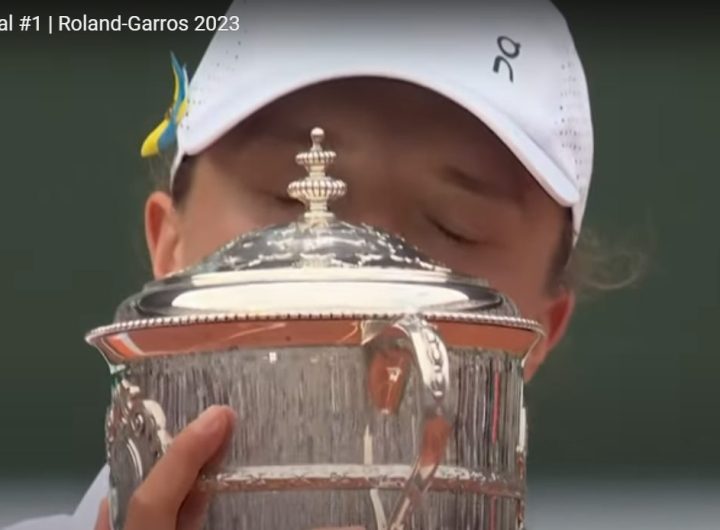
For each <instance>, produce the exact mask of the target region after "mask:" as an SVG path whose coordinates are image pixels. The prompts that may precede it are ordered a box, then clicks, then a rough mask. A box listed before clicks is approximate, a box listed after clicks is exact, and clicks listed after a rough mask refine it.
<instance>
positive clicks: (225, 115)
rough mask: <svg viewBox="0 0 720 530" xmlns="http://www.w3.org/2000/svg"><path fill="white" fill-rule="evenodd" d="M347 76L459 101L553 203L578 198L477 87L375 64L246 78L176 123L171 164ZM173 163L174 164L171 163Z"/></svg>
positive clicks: (568, 182) (571, 184)
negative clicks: (269, 109) (242, 85)
mask: <svg viewBox="0 0 720 530" xmlns="http://www.w3.org/2000/svg"><path fill="white" fill-rule="evenodd" d="M352 77H379V78H385V79H395V80H398V81H405V82H409V83H413V84H415V85H418V86H421V87H424V88H427V89H429V90H432V91H434V92H436V93H438V94H440V95H442V96H444V97H446V98H448V99H450V100H452V101H454V102H455V103H457V104H458V105H460V106H461V107H463V108H464V109H466V110H467V111H468V112H470V113H471V114H473V115H475V116H476V117H477V118H478V119H480V120H481V121H482V122H483V123H484V124H485V125H486V126H487V127H488V128H489V129H490V130H491V131H493V132H494V133H495V135H496V136H497V137H498V138H499V139H500V140H501V141H502V142H503V143H504V144H505V145H506V146H507V147H508V149H510V151H511V152H512V153H513V154H514V155H515V156H516V157H517V158H518V160H519V161H520V162H521V163H522V164H523V166H525V168H527V170H528V171H529V172H530V173H531V174H532V175H533V177H534V178H535V179H536V180H537V182H538V183H539V184H540V186H541V187H542V188H543V189H544V190H545V191H546V192H547V193H548V195H550V196H551V197H552V198H553V199H554V200H555V201H556V202H557V203H558V204H560V205H562V206H566V207H572V206H575V205H577V204H578V203H579V201H580V198H581V197H580V193H579V190H578V189H577V187H576V185H575V183H574V182H572V181H571V180H570V179H569V178H568V176H567V175H566V174H565V172H564V171H563V170H562V169H561V168H560V167H559V166H558V165H557V163H556V162H555V161H554V160H553V159H552V158H551V157H550V156H549V155H548V154H547V153H546V152H545V151H544V150H543V149H541V148H540V147H539V146H538V145H537V144H536V143H535V141H533V139H532V138H531V137H530V136H529V135H528V134H527V133H526V132H525V131H524V130H523V129H522V128H521V127H520V126H519V125H518V124H516V123H515V122H514V121H513V120H512V119H510V118H509V117H508V116H507V115H506V114H505V113H503V112H501V111H499V110H498V109H497V108H495V107H494V106H493V105H491V104H490V103H489V102H487V101H486V100H485V99H484V98H483V97H482V96H481V95H480V94H478V93H477V92H476V91H471V90H469V89H466V88H464V87H462V85H460V84H458V83H453V82H451V81H447V80H443V79H442V77H439V76H436V75H432V74H429V73H427V74H423V75H418V72H417V71H413V72H412V73H408V72H403V71H401V70H397V69H394V70H393V71H392V72H388V71H379V70H376V69H358V68H348V69H334V70H332V71H316V72H308V70H307V69H304V70H303V71H302V72H297V73H294V74H292V75H291V74H289V73H288V72H283V73H282V74H279V75H277V76H276V78H263V79H262V80H258V82H257V83H251V82H248V83H247V87H251V86H252V87H255V88H254V89H246V90H243V92H242V94H238V93H237V91H235V92H234V93H231V92H230V91H228V93H226V94H225V97H217V98H216V99H215V101H214V102H213V104H206V107H205V109H203V110H204V112H203V114H204V116H203V117H202V118H199V117H197V116H195V119H194V126H193V130H186V129H184V128H183V127H182V124H181V126H180V129H179V131H178V135H179V136H178V138H179V140H178V147H179V153H178V158H176V164H175V166H177V162H178V161H179V158H180V157H182V156H183V155H185V154H187V155H195V154H198V153H200V152H201V151H203V150H204V149H206V148H207V147H209V146H210V145H212V144H213V143H214V142H216V141H217V140H219V139H220V138H221V137H222V136H224V135H225V134H226V133H227V132H228V131H230V129H232V128H233V127H235V126H236V125H237V124H239V123H240V122H241V121H242V120H244V119H245V118H247V117H248V116H250V115H252V114H253V113H255V112H256V111H258V110H260V109H261V108H263V107H265V106H266V105H269V104H270V103H272V102H273V101H276V100H277V99H279V98H281V97H283V96H286V95H288V94H290V93H292V92H295V91H297V90H300V89H302V88H305V87H308V86H310V85H313V84H317V83H321V82H325V81H331V80H335V79H342V78H352ZM174 169H175V168H174Z"/></svg>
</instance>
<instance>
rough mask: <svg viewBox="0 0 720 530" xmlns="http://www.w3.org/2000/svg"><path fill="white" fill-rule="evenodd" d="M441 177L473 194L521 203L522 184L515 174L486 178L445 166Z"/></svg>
mask: <svg viewBox="0 0 720 530" xmlns="http://www.w3.org/2000/svg"><path fill="white" fill-rule="evenodd" d="M441 175H442V179H443V180H444V181H446V182H449V183H451V184H453V185H455V186H457V187H460V188H462V189H464V190H466V191H468V192H470V193H473V194H475V195H480V196H483V197H492V198H496V199H501V200H503V201H508V202H513V203H516V204H519V205H520V204H522V203H523V195H524V193H523V189H522V184H521V183H520V182H518V180H519V179H518V178H517V176H516V175H511V174H507V175H504V177H503V178H486V177H483V176H480V175H475V174H470V173H467V172H465V171H463V170H462V169H460V168H457V167H453V166H447V167H445V168H444V169H443V171H442V173H441Z"/></svg>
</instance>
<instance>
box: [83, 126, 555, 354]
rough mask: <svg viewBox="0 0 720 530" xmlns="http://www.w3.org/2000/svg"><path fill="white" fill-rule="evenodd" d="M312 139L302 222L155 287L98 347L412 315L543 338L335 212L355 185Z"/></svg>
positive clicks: (499, 297)
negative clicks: (196, 332)
mask: <svg viewBox="0 0 720 530" xmlns="http://www.w3.org/2000/svg"><path fill="white" fill-rule="evenodd" d="M311 139H312V147H311V148H310V150H309V151H306V152H303V153H300V154H298V155H297V156H296V162H297V163H298V164H299V165H301V166H303V167H304V168H305V169H306V171H307V175H306V176H305V177H304V178H303V179H300V180H296V181H294V182H292V183H290V185H289V186H288V190H287V191H288V194H289V195H290V196H291V197H293V198H295V199H297V200H299V201H301V202H302V203H303V204H304V205H305V207H306V210H305V212H304V213H303V214H302V216H301V217H300V218H299V219H298V220H297V221H295V222H293V223H290V224H286V225H279V226H272V227H269V228H265V229H262V230H258V231H254V232H250V233H246V234H244V235H241V236H239V237H237V238H236V239H234V240H232V241H231V242H229V243H228V244H226V245H225V246H223V247H222V248H220V249H219V250H217V251H216V252H214V253H213V254H211V255H210V256H208V257H207V258H206V259H204V260H203V261H202V262H200V263H199V264H197V265H195V266H192V267H189V268H187V269H184V270H182V271H180V272H178V273H176V274H173V275H171V276H169V277H166V278H163V279H160V280H156V281H152V282H149V283H147V284H146V285H145V286H144V288H143V289H142V290H141V291H140V292H139V293H137V294H135V295H133V296H131V297H130V298H128V299H127V300H125V301H124V302H123V303H122V304H121V305H120V306H119V308H118V310H117V312H116V318H115V323H114V324H112V325H110V326H104V327H102V328H97V329H95V330H93V331H91V332H90V333H89V334H88V337H87V339H88V341H90V342H91V343H94V344H96V345H98V344H97V343H98V341H100V339H101V338H102V337H104V336H108V335H112V334H117V333H119V332H124V331H127V330H130V329H143V328H151V327H162V326H168V325H171V326H180V325H182V326H185V325H189V324H197V323H208V322H218V321H240V320H242V321H258V320H263V321H268V320H276V321H288V320H307V319H313V320H322V319H326V320H333V319H334V320H337V319H356V320H358V321H364V320H366V319H373V318H375V319H377V318H381V319H382V318H384V319H392V318H396V317H399V316H402V315H406V314H408V313H415V314H423V315H424V316H425V317H426V318H430V319H445V320H447V319H450V320H456V321H465V322H490V321H493V319H494V321H493V322H491V323H493V324H500V325H506V326H510V327H516V328H524V329H526V330H528V331H533V332H535V333H540V332H541V330H540V328H539V326H538V325H537V324H536V323H535V322H532V321H529V320H526V319H524V318H522V317H521V316H520V314H519V312H518V310H517V308H516V306H515V305H514V304H513V303H512V302H511V301H510V300H509V299H508V298H507V297H506V296H504V295H503V294H501V293H499V292H498V291H496V290H494V289H491V288H490V287H489V286H488V284H487V282H486V281H485V280H482V279H479V278H471V277H467V276H462V275H459V274H456V273H454V272H452V271H451V270H450V269H448V268H447V267H444V266H443V265H441V264H439V263H436V262H434V261H433V260H431V259H429V258H428V257H426V256H424V255H423V254H422V253H421V252H420V251H419V250H418V249H416V248H415V247H413V246H411V245H410V244H408V243H407V242H405V241H404V240H403V239H402V238H400V237H397V236H394V235H391V234H388V233H386V232H383V231H381V230H378V229H377V228H374V227H371V226H368V225H364V224H360V225H354V224H350V223H347V222H343V221H341V220H339V219H337V218H336V217H335V215H334V214H333V213H332V211H331V210H330V209H329V207H328V205H329V203H330V202H331V201H332V200H335V199H338V198H340V197H342V196H344V195H345V193H346V192H347V186H346V184H345V183H344V182H343V181H341V180H338V179H335V178H333V177H331V176H329V175H327V173H326V170H327V168H328V166H329V165H330V164H332V163H333V161H334V160H335V157H336V154H335V153H334V152H333V151H330V150H326V149H324V148H323V146H322V142H323V140H324V132H323V130H322V129H320V128H315V129H313V130H312V132H311Z"/></svg>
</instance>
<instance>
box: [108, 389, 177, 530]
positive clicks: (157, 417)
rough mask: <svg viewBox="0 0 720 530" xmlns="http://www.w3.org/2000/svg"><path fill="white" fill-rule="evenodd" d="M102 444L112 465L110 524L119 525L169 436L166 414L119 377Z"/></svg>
mask: <svg viewBox="0 0 720 530" xmlns="http://www.w3.org/2000/svg"><path fill="white" fill-rule="evenodd" d="M105 432H106V435H105V448H106V455H107V459H108V462H116V463H119V462H122V463H124V464H125V465H124V466H123V468H119V467H118V466H115V467H111V470H110V498H111V500H112V501H113V502H111V508H112V512H113V513H112V519H113V525H114V528H116V529H118V530H119V529H121V528H122V527H123V524H124V520H125V517H124V515H125V514H124V513H123V512H122V511H119V510H118V508H119V506H123V505H125V504H127V502H128V501H129V498H130V494H131V493H132V491H133V490H134V489H135V488H136V487H137V486H139V485H140V483H141V482H142V481H143V480H144V479H145V478H146V477H147V475H148V473H149V471H150V469H151V468H152V465H153V464H154V463H155V461H157V460H158V459H159V458H160V457H161V456H162V455H164V454H165V451H166V450H167V448H168V447H169V445H170V443H171V441H172V438H171V436H170V435H169V434H168V432H167V431H166V430H165V414H164V413H163V410H162V407H161V406H160V405H159V404H158V403H157V402H155V401H153V400H149V399H144V396H143V394H142V391H141V390H140V388H139V387H137V386H135V385H133V384H131V383H129V382H128V381H127V380H126V379H120V380H119V381H118V382H117V384H116V386H115V389H114V390H113V399H112V405H111V406H110V408H109V409H108V413H107V416H106V422H105Z"/></svg>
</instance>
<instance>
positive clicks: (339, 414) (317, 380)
mask: <svg viewBox="0 0 720 530" xmlns="http://www.w3.org/2000/svg"><path fill="white" fill-rule="evenodd" d="M311 138H312V147H311V148H310V150H309V151H307V152H304V153H301V154H299V155H298V156H297V158H296V160H297V162H298V163H299V164H300V165H302V166H303V167H304V168H305V169H306V172H307V176H306V177H305V178H303V179H301V180H298V181H295V182H293V183H291V184H290V186H289V187H288V194H289V195H290V196H291V197H293V198H295V199H297V200H299V201H301V202H302V203H303V204H304V205H305V207H306V209H305V212H304V214H303V215H302V216H301V218H300V219H298V220H297V221H296V222H294V223H291V224H288V225H283V226H274V227H270V228H267V229H264V230H261V231H257V232H253V233H249V234H246V235H242V236H240V237H238V238H237V239H235V240H234V241H232V242H230V243H229V244H227V245H226V246H224V247H223V248H221V249H220V250H218V251H217V252H216V253H214V254H213V255H211V256H210V257H208V258H207V259H206V260H204V261H203V262H201V263H200V264H198V265H197V266H195V267H192V268H190V269H187V270H184V271H181V272H179V273H178V274H176V275H174V276H171V277H168V278H165V279H162V280H159V281H154V282H151V283H149V284H147V285H146V286H145V287H144V288H143V289H142V291H141V292H139V293H138V294H136V295H134V296H132V297H131V298H129V299H127V300H126V301H125V302H123V303H122V304H121V306H120V307H119V309H118V312H117V317H116V320H115V322H114V323H113V324H111V325H109V326H105V327H101V328H98V329H95V330H93V331H92V332H90V333H89V335H88V341H89V342H90V343H92V344H93V345H94V346H96V347H97V348H98V349H99V350H100V351H101V352H102V354H103V355H104V356H105V358H106V359H107V361H108V363H109V364H110V366H111V371H112V374H113V392H112V403H111V406H110V408H109V411H108V416H107V425H106V441H107V458H108V461H109V464H110V468H111V479H110V480H111V484H110V486H111V506H112V519H113V525H114V528H115V529H117V530H120V529H121V528H122V526H123V522H124V517H125V511H126V508H127V502H128V499H129V498H130V496H131V495H132V492H133V491H134V489H135V488H136V487H137V486H138V485H139V484H140V483H141V482H142V480H143V479H144V477H145V476H147V474H148V472H149V470H150V468H151V467H152V465H153V464H154V463H155V462H156V461H157V460H158V459H159V458H160V457H161V456H162V455H163V453H164V452H165V451H166V450H167V447H168V446H169V445H170V444H171V443H172V437H173V435H174V434H176V433H178V432H180V431H181V430H182V429H183V427H185V425H187V424H188V423H189V422H190V421H192V420H193V419H194V418H195V417H196V416H197V415H198V414H199V413H200V412H201V411H202V410H204V409H205V408H206V407H208V406H210V405H212V404H227V405H229V406H231V407H232V408H233V409H234V410H235V412H236V414H237V417H238V421H237V426H236V431H235V433H234V435H233V438H232V441H231V444H230V445H229V447H228V448H227V453H226V456H225V458H224V460H223V462H222V464H221V465H220V466H219V467H218V468H217V469H209V470H207V471H206V472H205V474H204V476H203V478H202V479H201V480H200V482H199V484H198V487H199V488H203V489H205V490H208V491H212V492H215V496H214V500H213V503H212V506H211V509H210V512H209V515H208V521H207V528H208V529H213V530H225V529H227V530H230V529H233V530H260V529H262V530H289V529H298V530H305V529H307V530H309V529H313V528H321V527H342V526H362V527H365V528H366V529H368V530H390V529H392V530H400V529H426V530H430V529H487V530H500V529H520V528H523V511H524V494H525V455H526V442H525V409H524V404H523V379H522V365H523V359H524V358H525V356H526V355H527V354H528V352H529V351H530V350H531V349H532V348H533V346H534V345H535V344H536V343H537V341H538V340H539V338H540V337H541V334H542V330H541V328H540V326H539V325H538V324H537V323H535V322H533V321H530V320H527V319H524V318H522V317H521V316H520V315H519V313H518V311H517V309H516V307H515V305H514V304H513V303H512V302H511V301H510V300H509V299H508V298H507V297H506V296H504V295H503V294H502V293H499V292H497V291H495V290H493V289H491V288H490V287H489V286H488V285H487V283H486V282H484V281H483V280H480V279H476V278H468V277H465V276H461V275H458V274H455V273H453V272H452V271H450V270H448V269H447V268H444V267H442V266H441V265H439V264H436V263H434V262H432V261H431V260H429V259H427V258H426V257H424V256H423V255H422V254H421V253H420V252H419V251H417V250H416V249H414V248H412V247H411V246H409V245H408V244H407V243H405V242H404V241H403V240H402V239H400V238H398V237H395V236H393V235H390V234H387V233H384V232H381V231H379V230H377V229H375V228H373V227H370V226H367V225H352V224H349V223H345V222H342V221H340V220H338V219H337V218H336V217H335V216H334V214H333V213H332V211H331V209H330V203H331V202H332V200H334V199H337V198H339V197H342V196H343V195H345V194H346V193H352V190H347V189H346V185H345V183H343V182H342V181H341V180H338V179H335V178H333V177H331V176H329V175H328V174H327V170H328V166H330V165H331V164H332V162H333V160H334V158H335V153H334V152H332V151H329V150H326V149H324V148H323V146H322V143H323V141H324V138H323V132H322V130H320V129H313V131H312V133H311Z"/></svg>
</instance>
